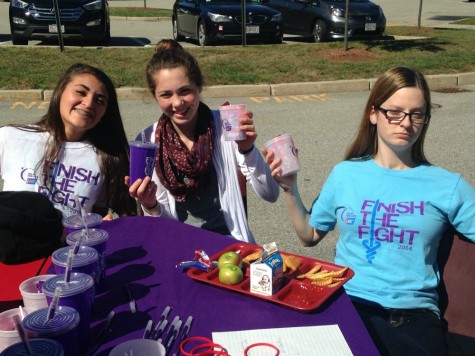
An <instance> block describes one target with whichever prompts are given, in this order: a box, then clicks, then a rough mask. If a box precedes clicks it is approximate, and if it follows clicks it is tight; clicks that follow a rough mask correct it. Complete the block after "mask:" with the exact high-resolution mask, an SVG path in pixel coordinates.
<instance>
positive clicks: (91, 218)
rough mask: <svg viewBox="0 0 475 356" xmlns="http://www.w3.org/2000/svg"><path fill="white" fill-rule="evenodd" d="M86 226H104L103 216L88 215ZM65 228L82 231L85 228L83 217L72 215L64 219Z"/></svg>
mask: <svg viewBox="0 0 475 356" xmlns="http://www.w3.org/2000/svg"><path fill="white" fill-rule="evenodd" d="M86 224H87V227H88V228H90V227H95V226H98V225H100V224H102V216H101V215H99V214H95V213H87V214H86ZM63 226H64V227H67V228H69V229H76V230H77V229H82V228H83V227H84V222H83V221H82V218H81V215H79V214H76V215H71V216H68V217H67V218H64V219H63Z"/></svg>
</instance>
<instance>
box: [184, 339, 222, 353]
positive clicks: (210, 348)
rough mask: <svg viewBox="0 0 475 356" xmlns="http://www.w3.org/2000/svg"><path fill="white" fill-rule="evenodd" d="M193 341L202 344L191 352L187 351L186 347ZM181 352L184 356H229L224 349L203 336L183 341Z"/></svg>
mask: <svg viewBox="0 0 475 356" xmlns="http://www.w3.org/2000/svg"><path fill="white" fill-rule="evenodd" d="M193 341H195V342H201V344H199V345H196V346H194V347H193V348H192V349H191V350H190V351H185V345H186V344H188V343H190V342H193ZM200 351H201V352H200ZM180 352H181V353H182V354H183V355H184V356H229V354H228V352H227V351H226V349H225V348H224V347H222V346H221V345H219V344H216V343H214V342H213V341H212V340H210V339H208V338H206V337H202V336H193V337H189V338H187V339H185V340H183V341H182V342H181V343H180Z"/></svg>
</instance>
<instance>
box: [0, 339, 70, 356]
mask: <svg viewBox="0 0 475 356" xmlns="http://www.w3.org/2000/svg"><path fill="white" fill-rule="evenodd" d="M30 346H31V350H32V351H33V354H34V355H41V356H64V351H63V347H62V346H61V344H60V343H59V342H57V341H55V340H52V339H32V340H30ZM2 356H28V353H27V352H26V349H25V345H23V343H22V342H18V343H16V344H14V345H11V346H9V347H8V348H6V349H5V350H4V351H3V352H2Z"/></svg>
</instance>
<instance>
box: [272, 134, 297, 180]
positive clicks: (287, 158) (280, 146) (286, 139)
mask: <svg viewBox="0 0 475 356" xmlns="http://www.w3.org/2000/svg"><path fill="white" fill-rule="evenodd" d="M264 147H265V149H266V150H267V151H274V154H275V158H280V159H281V160H282V164H281V166H280V167H281V168H282V173H281V176H282V177H285V176H288V175H291V174H294V173H297V172H298V171H299V170H300V164H299V159H298V157H297V150H296V148H295V145H294V141H293V140H292V136H290V135H288V134H285V135H280V136H277V137H275V138H273V139H272V140H270V141H267V142H266V144H265V145H264Z"/></svg>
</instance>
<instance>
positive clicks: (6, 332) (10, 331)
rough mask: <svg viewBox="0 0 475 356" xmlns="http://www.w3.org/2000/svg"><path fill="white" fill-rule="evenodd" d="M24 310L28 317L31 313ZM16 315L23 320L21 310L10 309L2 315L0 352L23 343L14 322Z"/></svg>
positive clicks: (0, 315)
mask: <svg viewBox="0 0 475 356" xmlns="http://www.w3.org/2000/svg"><path fill="white" fill-rule="evenodd" d="M22 309H23V315H27V314H28V313H29V312H30V310H29V309H28V308H22ZM15 315H18V316H19V317H20V318H21V312H20V308H14V309H9V310H5V311H4V312H2V313H0V352H2V351H3V350H5V349H6V348H7V347H8V346H10V345H13V344H16V343H17V342H20V341H21V338H20V335H19V334H18V331H17V329H16V326H15V322H14V321H13V317H14V316H15Z"/></svg>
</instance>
